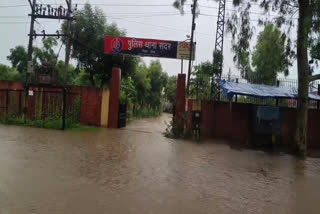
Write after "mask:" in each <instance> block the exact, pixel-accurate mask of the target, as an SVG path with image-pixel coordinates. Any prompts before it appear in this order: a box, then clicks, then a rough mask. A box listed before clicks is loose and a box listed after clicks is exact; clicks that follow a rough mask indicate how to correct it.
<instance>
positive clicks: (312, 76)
mask: <svg viewBox="0 0 320 214" xmlns="http://www.w3.org/2000/svg"><path fill="white" fill-rule="evenodd" d="M318 79H320V74H316V75H311V76H309V82H312V81H315V80H318Z"/></svg>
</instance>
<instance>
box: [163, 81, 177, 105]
mask: <svg viewBox="0 0 320 214" xmlns="http://www.w3.org/2000/svg"><path fill="white" fill-rule="evenodd" d="M176 93H177V76H170V77H169V78H168V82H167V84H166V86H165V89H164V94H165V98H166V100H167V101H169V102H170V103H171V104H175V103H176Z"/></svg>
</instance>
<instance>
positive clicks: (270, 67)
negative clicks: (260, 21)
mask: <svg viewBox="0 0 320 214" xmlns="http://www.w3.org/2000/svg"><path fill="white" fill-rule="evenodd" d="M290 45H291V41H290V39H287V37H286V35H285V34H284V33H281V31H280V30H279V29H278V28H277V27H276V26H274V25H273V24H267V25H266V26H265V28H264V30H263V31H262V32H261V33H260V35H259V36H258V43H257V45H256V47H255V51H254V53H253V55H252V65H253V68H254V72H252V73H249V75H248V80H249V81H251V82H253V83H259V84H261V83H262V84H266V85H275V84H276V80H277V74H278V73H284V75H285V76H287V75H288V74H289V66H291V65H292V63H291V58H292V57H293V56H294V53H293V52H292V51H291V47H290Z"/></svg>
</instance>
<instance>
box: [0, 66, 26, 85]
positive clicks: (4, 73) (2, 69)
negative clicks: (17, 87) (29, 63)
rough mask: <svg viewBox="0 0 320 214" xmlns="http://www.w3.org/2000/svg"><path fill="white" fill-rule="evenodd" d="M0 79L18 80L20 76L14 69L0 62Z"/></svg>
mask: <svg viewBox="0 0 320 214" xmlns="http://www.w3.org/2000/svg"><path fill="white" fill-rule="evenodd" d="M0 80H12V81H19V80H21V76H20V74H19V73H18V72H17V70H16V69H14V68H10V67H9V66H7V65H3V64H0Z"/></svg>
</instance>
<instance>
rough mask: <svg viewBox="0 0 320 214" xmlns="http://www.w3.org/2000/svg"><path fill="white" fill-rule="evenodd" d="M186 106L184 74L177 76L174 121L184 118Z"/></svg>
mask: <svg viewBox="0 0 320 214" xmlns="http://www.w3.org/2000/svg"><path fill="white" fill-rule="evenodd" d="M185 106H186V74H178V80H177V94H176V111H175V119H181V118H183V117H184V113H185Z"/></svg>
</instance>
